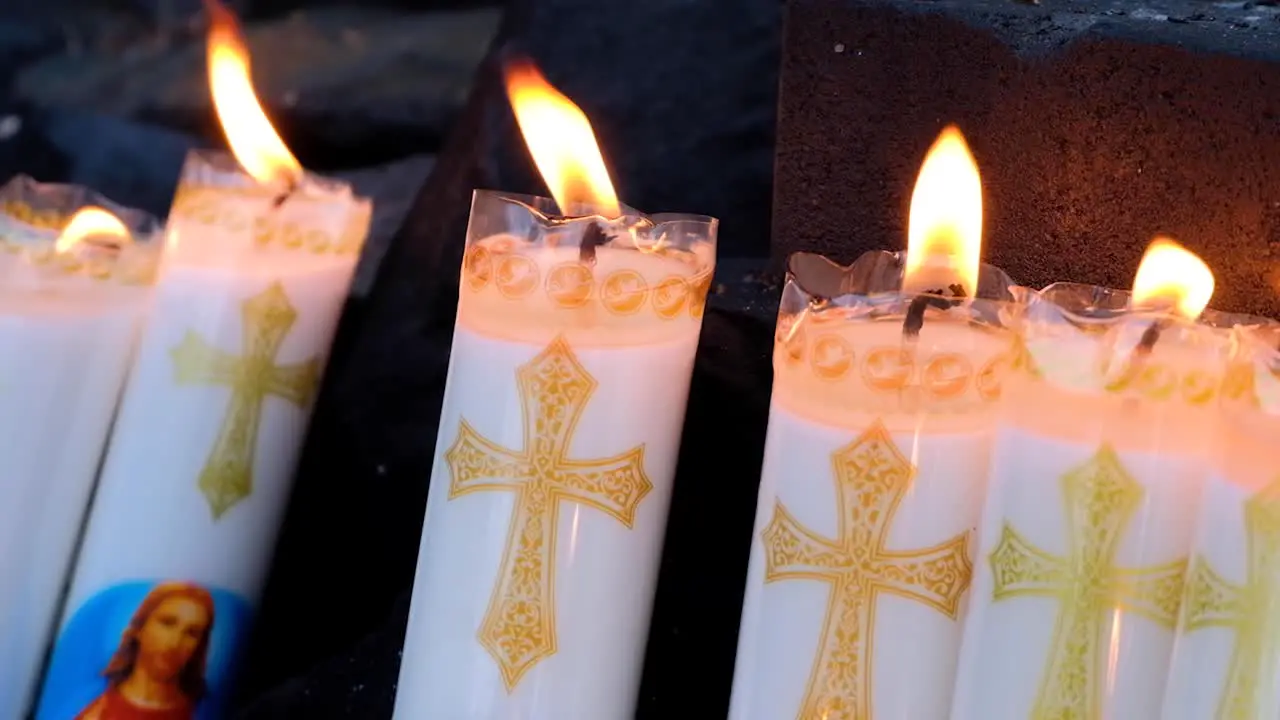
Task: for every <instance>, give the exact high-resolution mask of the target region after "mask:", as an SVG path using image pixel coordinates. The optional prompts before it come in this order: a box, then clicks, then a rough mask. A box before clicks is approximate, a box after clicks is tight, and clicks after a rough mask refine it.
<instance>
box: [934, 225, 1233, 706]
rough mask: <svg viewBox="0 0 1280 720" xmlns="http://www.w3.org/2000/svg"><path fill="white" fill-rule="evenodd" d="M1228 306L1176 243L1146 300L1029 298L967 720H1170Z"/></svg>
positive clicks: (963, 693)
mask: <svg viewBox="0 0 1280 720" xmlns="http://www.w3.org/2000/svg"><path fill="white" fill-rule="evenodd" d="M1212 294H1213V274H1212V273H1211V272H1210V270H1209V268H1208V266H1206V265H1205V264H1204V263H1203V262H1202V261H1201V260H1200V259H1199V258H1197V257H1196V256H1195V255H1193V254H1191V253H1190V252H1188V251H1186V250H1184V249H1183V248H1181V247H1180V246H1178V245H1177V244H1175V243H1173V242H1172V241H1169V240H1165V239H1158V240H1157V241H1155V242H1153V243H1152V245H1151V247H1150V248H1149V249H1148V250H1147V253H1146V255H1145V256H1144V257H1143V260H1142V263H1141V265H1140V267H1139V270H1138V274H1137V276H1136V278H1135V281H1134V289H1133V292H1132V294H1130V293H1127V292H1123V291H1118V290H1107V289H1105V288H1095V287H1089V286H1082V285H1072V284H1057V285H1052V286H1050V287H1048V288H1046V289H1045V290H1043V291H1041V292H1039V293H1034V292H1027V293H1026V295H1027V296H1028V302H1027V305H1026V308H1025V314H1024V317H1023V323H1022V329H1023V337H1024V340H1025V343H1026V347H1027V350H1028V353H1029V356H1030V358H1029V362H1028V363H1027V365H1026V367H1027V368H1028V371H1027V372H1025V373H1019V374H1018V375H1017V376H1016V378H1011V381H1010V383H1009V385H1008V387H1007V388H1006V398H1005V403H1004V404H1003V410H1002V414H1001V418H1000V424H999V429H998V435H997V440H996V450H995V456H994V462H993V467H992V474H991V480H990V487H989V491H988V496H987V501H986V505H985V507H984V510H983V516H982V528H981V532H980V536H979V540H978V562H977V569H976V572H975V578H974V586H973V602H972V603H971V605H970V609H969V616H968V618H967V619H966V624H965V635H964V642H963V648H962V651H961V658H960V665H959V669H958V673H957V682H956V697H955V707H954V709H953V712H952V715H951V717H952V719H953V720H990V718H1013V717H1018V718H1022V717H1031V718H1079V719H1081V720H1086V719H1088V718H1124V719H1125V720H1143V719H1145V718H1159V717H1160V703H1161V698H1162V695H1163V692H1164V683H1165V677H1166V672H1167V670H1168V661H1169V652H1170V648H1171V646H1172V643H1173V628H1174V624H1175V622H1176V621H1177V616H1178V607H1179V603H1180V598H1181V590H1182V582H1183V578H1184V575H1185V570H1186V558H1187V551H1188V548H1189V545H1190V542H1191V535H1192V523H1193V520H1194V515H1195V510H1196V504H1197V503H1198V502H1199V499H1200V493H1201V488H1202V485H1203V482H1204V478H1205V473H1206V463H1207V460H1208V454H1209V450H1210V448H1211V440H1212V436H1213V429H1214V422H1215V417H1216V416H1215V413H1214V411H1213V407H1214V403H1215V401H1216V399H1217V395H1218V388H1219V386H1220V382H1221V378H1222V376H1223V372H1224V369H1225V354H1226V350H1227V347H1228V339H1229V331H1228V330H1217V329H1215V328H1213V327H1211V325H1213V324H1215V323H1220V322H1227V321H1229V320H1230V319H1229V318H1221V317H1217V316H1213V315H1206V316H1203V317H1201V316H1202V311H1203V310H1204V308H1205V307H1206V306H1207V305H1208V302H1209V298H1210V297H1211V296H1212ZM1197 317H1200V318H1201V322H1197V321H1196V318H1197Z"/></svg>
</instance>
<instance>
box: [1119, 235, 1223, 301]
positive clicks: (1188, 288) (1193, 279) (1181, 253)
mask: <svg viewBox="0 0 1280 720" xmlns="http://www.w3.org/2000/svg"><path fill="white" fill-rule="evenodd" d="M1213 288H1214V279H1213V271H1212V270H1210V269H1209V266H1208V264H1206V263H1205V261H1204V260H1201V259H1200V257H1199V256H1198V255H1196V254H1195V253H1193V252H1191V251H1190V250H1188V249H1186V248H1184V247H1182V246H1181V245H1179V244H1178V243H1176V242H1174V241H1173V240H1171V239H1169V238H1167V237H1157V238H1156V239H1155V240H1152V241H1151V244H1150V245H1148V246H1147V252H1146V253H1144V254H1143V256H1142V262H1141V263H1139V264H1138V273H1137V274H1136V275H1135V276H1134V278H1133V304H1134V305H1149V304H1160V303H1169V304H1171V305H1172V306H1173V309H1174V311H1175V312H1177V313H1178V314H1179V315H1182V316H1183V317H1185V318H1187V319H1189V320H1194V319H1196V318H1198V317H1200V313H1202V312H1204V309H1205V308H1206V307H1208V306H1209V300H1210V299H1211V298H1213Z"/></svg>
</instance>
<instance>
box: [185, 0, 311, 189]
mask: <svg viewBox="0 0 1280 720" xmlns="http://www.w3.org/2000/svg"><path fill="white" fill-rule="evenodd" d="M205 8H206V10H207V11H208V13H209V42H208V62H209V88H210V90H211V91H212V92H213V107H214V110H215V111H216V112H217V114H218V122H219V123H220V124H221V125H222V131H223V132H224V133H225V134H226V136H227V143H228V144H229V145H230V146H231V152H232V154H234V155H235V156H236V160H237V161H239V163H240V166H241V167H243V168H244V170H245V172H247V173H249V175H251V176H253V179H255V180H257V181H258V182H260V183H263V184H266V185H280V186H292V185H295V184H297V183H298V181H299V180H301V178H302V166H301V165H299V164H298V161H297V160H296V159H295V158H294V157H293V155H292V154H291V153H290V152H289V148H287V147H285V144H284V141H283V140H281V139H280V136H279V135H278V134H276V130H275V128H274V127H272V126H271V121H270V120H268V119H267V115H266V113H264V112H263V110H262V105H260V104H259V103H258V98H257V96H256V95H255V94H254V91H253V80H252V79H251V75H250V71H249V50H248V48H247V47H246V45H245V42H244V35H243V34H242V33H241V31H240V24H239V22H237V21H236V17H235V15H233V14H232V13H231V11H230V10H229V9H227V7H226V6H225V5H223V4H222V3H221V2H220V1H219V0H205Z"/></svg>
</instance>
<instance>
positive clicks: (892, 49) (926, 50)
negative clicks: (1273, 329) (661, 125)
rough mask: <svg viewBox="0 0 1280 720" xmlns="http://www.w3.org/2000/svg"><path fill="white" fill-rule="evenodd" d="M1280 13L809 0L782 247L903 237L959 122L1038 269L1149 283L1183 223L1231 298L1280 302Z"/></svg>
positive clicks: (848, 251) (990, 209)
mask: <svg viewBox="0 0 1280 720" xmlns="http://www.w3.org/2000/svg"><path fill="white" fill-rule="evenodd" d="M1245 5H1249V7H1245ZM1125 8H1127V9H1125ZM1276 13H1277V11H1276V8H1272V7H1267V6H1263V5H1255V4H1251V3H1236V4H1234V7H1220V6H1216V5H1214V4H1211V3H1208V2H1196V1H1194V0H1182V1H1181V2H1175V1H1173V0H1170V1H1169V2H1165V3H1155V4H1153V6H1148V7H1140V6H1138V5H1136V4H1135V3H1132V2H1127V3H1119V2H1092V1H1089V0H1084V1H1078V2H1065V1H1062V0H1059V1H1057V2H1055V0H1043V3H1042V4H1041V5H1039V6H1030V5H1025V4H1021V3H1015V2H1013V0H1002V1H1000V2H996V1H995V0H958V1H954V2H953V1H951V0H938V1H935V2H919V1H918V0H792V2H791V3H790V4H789V8H788V17H787V20H786V38H785V46H784V59H783V65H782V77H781V98H780V102H779V120H778V144H777V157H776V163H777V170H776V175H775V186H774V187H775V195H774V216H773V251H774V256H775V260H780V259H781V258H782V257H785V255H786V254H787V253H789V252H791V251H793V250H798V249H806V250H818V251H822V252H826V253H829V254H832V255H834V256H837V257H839V258H841V259H844V260H851V259H852V258H854V257H856V256H857V255H858V254H859V253H861V252H862V251H864V250H868V249H871V248H877V247H888V248H899V247H902V246H903V244H904V243H905V241H906V240H905V238H906V228H905V224H906V216H907V207H908V203H909V200H910V195H911V189H912V185H913V184H914V181H915V176H916V173H917V172H918V170H919V165H920V161H921V159H922V158H923V156H924V153H925V151H926V150H927V149H928V147H929V145H930V144H931V143H932V141H933V139H934V137H935V136H936V135H937V133H938V132H939V130H941V129H942V127H943V126H945V125H946V124H947V123H949V122H956V123H958V124H959V125H960V127H961V129H962V130H963V131H964V132H965V134H966V136H967V137H968V138H969V141H970V144H971V146H972V148H973V150H974V153H975V155H976V156H977V158H978V161H979V163H980V165H981V169H982V174H983V181H984V195H985V205H986V223H985V226H986V242H987V252H986V258H987V259H988V260H989V261H990V262H993V263H996V264H999V265H1001V266H1003V267H1004V268H1005V269H1006V270H1008V271H1009V272H1010V273H1011V274H1013V276H1014V277H1015V279H1017V280H1019V281H1020V282H1023V283H1026V284H1030V285H1036V286H1039V285H1043V284H1046V283H1048V282H1052V281H1054V280H1068V279H1069V280H1077V281H1088V282H1094V283H1101V284H1108V285H1111V286H1116V287H1128V286H1129V284H1130V283H1131V281H1132V275H1133V271H1134V270H1135V269H1136V267H1137V263H1138V260H1139V258H1140V257H1141V254H1142V251H1143V249H1144V248H1145V246H1146V243H1147V241H1148V240H1149V239H1150V238H1151V237H1152V236H1153V235H1154V234H1155V233H1169V234H1172V235H1173V236H1174V237H1177V238H1178V239H1180V240H1181V241H1183V242H1184V243H1186V244H1187V245H1188V246H1189V247H1191V248H1192V249H1193V250H1195V251H1197V252H1198V253H1200V254H1201V255H1202V256H1203V257H1204V258H1205V259H1206V260H1207V261H1208V262H1209V263H1210V264H1211V266H1212V267H1213V268H1214V269H1215V271H1216V273H1217V276H1218V280H1219V284H1218V287H1219V290H1218V294H1217V295H1216V297H1215V301H1214V303H1213V304H1214V306H1216V307H1219V308H1223V309H1232V310H1240V311H1251V312H1260V313H1266V314H1270V315H1273V316H1280V64H1277V61H1280V21H1278V20H1277V14H1276Z"/></svg>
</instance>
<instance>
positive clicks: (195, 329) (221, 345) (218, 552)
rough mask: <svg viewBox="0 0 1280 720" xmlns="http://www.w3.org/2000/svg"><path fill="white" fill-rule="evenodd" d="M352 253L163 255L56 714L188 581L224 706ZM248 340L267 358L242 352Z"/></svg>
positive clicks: (100, 506) (60, 654)
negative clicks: (161, 597) (171, 585)
mask: <svg viewBox="0 0 1280 720" xmlns="http://www.w3.org/2000/svg"><path fill="white" fill-rule="evenodd" d="M353 263H354V258H353V257H333V256H326V255H318V254H317V255H310V254H307V253H291V254H288V255H287V256H285V257H280V258H279V259H278V261H272V260H264V261H261V262H258V263H257V264H255V263H253V262H246V263H244V264H243V265H241V266H233V267H227V266H216V265H213V266H201V265H197V264H176V263H175V264H172V265H170V266H169V267H166V268H165V269H163V271H162V275H161V278H160V282H159V285H158V287H157V288H156V294H155V296H154V300H153V306H152V310H151V313H150V317H149V318H148V321H147V325H146V327H145V330H144V331H143V334H142V338H141V340H140V342H139V347H138V353H137V359H136V361H135V363H134V366H133V370H132V372H131V374H130V377H129V382H128V387H127V390H126V392H125V395H124V398H123V399H122V401H121V406H120V412H119V416H118V418H117V420H116V424H115V428H114V431H113V433H112V438H111V443H110V446H109V448H108V451H107V456H106V460H105V462H104V464H103V468H102V474H101V479H100V481H99V487H98V492H97V495H96V497H95V500H94V505H93V509H92V511H91V513H90V517H89V521H88V524H87V528H86V531H85V538H84V541H83V543H82V546H81V551H80V557H79V560H78V562H77V564H76V570H75V574H74V576H73V581H72V584H71V587H70V591H69V595H68V598H67V605H66V611H65V613H64V616H63V620H62V625H61V630H60V632H59V639H58V644H57V645H56V646H55V651H54V655H53V659H52V663H51V666H50V670H49V674H48V676H47V678H46V680H45V686H44V691H43V693H42V697H41V702H40V707H39V715H38V717H39V718H41V720H46V719H47V720H70V718H73V717H75V716H76V714H77V713H79V712H80V711H82V710H83V709H85V708H86V707H87V706H88V705H89V704H90V703H91V702H94V701H95V699H97V698H99V697H100V696H101V694H102V693H103V691H104V690H105V689H106V685H105V682H104V681H103V679H102V671H103V670H104V668H105V667H106V666H107V664H108V662H109V661H110V660H111V658H112V655H113V653H115V652H116V650H117V646H118V645H119V644H120V643H121V642H122V640H121V632H122V630H123V628H124V626H125V624H126V623H127V622H129V619H130V618H131V617H135V613H138V614H139V615H145V614H146V613H145V610H146V608H148V607H149V606H148V605H147V604H146V602H145V600H144V599H145V598H147V597H149V594H150V593H151V592H152V591H153V590H154V591H156V592H162V591H164V590H165V588H164V587H162V586H160V585H159V584H160V583H166V582H176V583H183V584H187V585H189V586H192V587H194V590H190V589H179V590H178V591H177V592H176V595H178V596H181V597H179V600H181V599H184V598H185V599H186V600H189V601H190V602H189V603H188V604H187V605H182V606H181V607H182V609H183V611H184V612H189V613H195V614H196V616H198V617H195V618H194V619H191V618H192V617H193V616H190V615H188V616H184V617H187V618H188V619H189V620H190V622H191V628H190V631H191V632H192V633H196V634H201V633H207V634H208V637H209V639H208V642H207V646H208V647H207V662H206V664H205V666H206V671H205V680H206V681H207V682H208V685H209V695H208V697H207V698H206V699H205V700H204V701H203V702H202V707H209V708H211V709H210V710H208V712H212V713H214V715H213V716H216V715H217V713H220V712H225V708H224V705H223V703H225V702H226V700H227V698H226V692H227V690H228V686H229V683H230V681H231V676H232V674H233V671H234V662H235V659H236V658H235V655H236V653H237V651H238V650H239V649H240V645H241V644H242V643H243V641H244V640H245V639H246V636H247V631H248V624H249V619H250V618H249V616H250V614H251V609H252V606H253V605H254V604H255V603H256V602H257V598H258V595H259V593H260V592H261V589H262V586H263V584H264V582H265V581H266V577H267V571H268V568H269V563H270V560H271V556H272V553H273V551H274V545H275V540H276V534H277V531H278V528H279V525H280V521H281V519H282V516H283V513H284V510H285V507H286V505H287V502H288V498H289V494H290V490H291V482H292V479H293V473H294V467H295V464H296V461H297V457H298V452H299V449H300V445H301V443H302V441H303V438H304V436H305V433H306V428H307V420H308V417H309V411H310V398H311V397H312V396H313V395H314V390H315V386H316V384H317V383H318V381H319V376H320V365H319V364H320V363H321V362H322V360H323V357H324V355H325V354H326V353H327V352H328V349H329V345H330V343H331V342H332V338H333V334H334V331H335V329H336V325H337V320H338V317H339V314H340V312H341V309H342V306H343V303H344V302H345V300H346V296H347V288H348V285H349V283H350V277H351V271H352V267H353ZM249 303H251V304H252V305H250V304H249ZM249 307H254V308H256V310H255V311H253V312H250V311H249V310H248V309H247V308H249ZM290 309H291V310H290ZM290 312H293V313H296V315H294V316H292V317H291V316H290ZM246 325H248V326H249V327H248V328H247V327H246ZM269 338H270V339H274V341H275V342H277V343H278V345H275V346H274V347H273V346H272V341H271V340H269ZM246 355H250V356H255V357H258V358H259V360H260V361H261V363H262V364H259V365H256V366H248V365H245V364H243V358H245V357H246ZM311 363H314V365H311V366H310V367H309V369H302V368H307V367H308V364H311ZM266 368H274V369H270V370H269V369H266ZM267 376H270V377H271V378H272V379H270V380H264V379H263V378H264V377H267ZM239 462H247V466H248V467H249V468H250V473H251V474H250V475H249V477H248V483H247V484H242V485H239V486H236V485H229V484H228V483H227V482H226V481H221V482H216V483H214V486H215V487H216V488H218V491H217V492H213V493H211V492H209V491H208V490H207V489H206V488H205V487H203V485H204V484H205V481H204V477H205V474H206V473H207V472H208V471H209V469H210V468H214V469H215V470H217V469H225V468H226V467H228V466H235V465H236V464H237V463H239ZM242 479H243V478H242ZM184 587H186V586H184ZM202 593H203V594H202ZM209 600H211V601H212V606H213V607H212V612H210V608H209V607H208V603H209ZM174 602H178V600H175V601H174ZM193 605H194V606H196V607H194V608H193ZM209 615H211V616H212V617H207V616H209ZM184 652H188V651H184ZM190 652H195V651H190Z"/></svg>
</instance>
